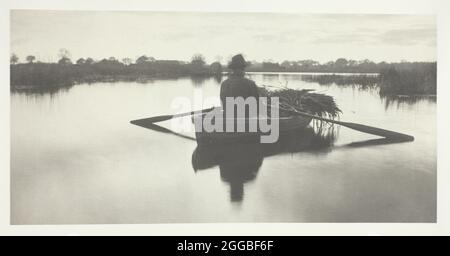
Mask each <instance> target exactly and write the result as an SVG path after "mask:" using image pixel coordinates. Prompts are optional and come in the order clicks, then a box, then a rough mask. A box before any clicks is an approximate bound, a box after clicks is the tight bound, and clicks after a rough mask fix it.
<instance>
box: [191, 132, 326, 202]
mask: <svg viewBox="0 0 450 256" xmlns="http://www.w3.org/2000/svg"><path fill="white" fill-rule="evenodd" d="M334 134H335V133H334V131H332V130H329V131H327V132H326V133H324V132H318V131H316V130H314V129H313V128H311V127H308V128H306V129H303V130H293V131H290V132H289V133H284V134H282V135H280V138H279V140H278V142H277V143H271V144H259V143H254V144H233V145H222V146H219V145H217V146H197V148H196V149H195V150H194V152H193V154H192V166H193V169H194V171H195V172H197V171H200V170H205V169H209V168H212V167H216V166H218V167H219V171H220V177H221V179H222V181H224V182H226V183H228V184H229V186H230V201H231V202H241V201H242V200H243V198H244V185H245V183H248V182H250V181H252V180H254V179H255V178H256V177H257V174H258V171H259V169H260V167H261V165H262V163H263V160H264V158H265V157H269V156H273V155H277V154H283V153H295V152H305V151H306V152H312V153H313V152H315V153H326V152H327V149H330V148H331V146H332V145H333V143H334V141H335V135H334Z"/></svg>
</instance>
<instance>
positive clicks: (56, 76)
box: [10, 49, 436, 94]
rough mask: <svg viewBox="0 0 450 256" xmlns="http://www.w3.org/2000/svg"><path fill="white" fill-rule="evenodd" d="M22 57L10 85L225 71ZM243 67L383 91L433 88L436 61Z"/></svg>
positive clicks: (63, 53)
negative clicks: (289, 73)
mask: <svg viewBox="0 0 450 256" xmlns="http://www.w3.org/2000/svg"><path fill="white" fill-rule="evenodd" d="M25 61H26V62H25V63H20V62H19V57H18V56H17V55H16V54H12V55H11V57H10V64H11V86H13V87H14V86H58V85H72V84H77V83H84V82H98V81H119V80H126V81H141V80H142V81H145V80H146V79H151V78H155V77H156V78H164V77H180V76H191V77H211V76H221V75H222V72H228V71H229V70H228V69H227V68H226V67H223V66H222V64H221V63H220V62H218V61H216V62H213V63H211V64H207V63H206V61H205V58H204V57H203V56H202V55H201V54H195V55H194V56H192V58H191V61H189V62H186V61H178V60H157V59H155V58H153V57H150V56H147V55H142V56H140V57H138V58H136V60H135V61H133V60H132V59H131V58H123V59H121V60H118V59H116V58H115V57H110V58H105V59H102V60H94V59H93V58H89V57H88V58H79V59H77V60H76V61H74V62H73V61H72V58H71V55H70V52H69V51H67V50H66V49H61V50H60V51H59V53H58V61H57V62H56V63H44V62H40V61H37V60H36V57H35V56H33V55H29V56H26V57H25ZM247 71H254V72H327V73H377V74H379V76H359V77H351V76H350V77H343V76H339V75H313V76H304V78H303V79H304V80H308V81H315V82H319V83H320V84H330V83H335V84H338V85H348V84H353V85H355V84H359V85H362V86H379V87H380V93H385V94H436V62H398V63H387V62H379V63H375V62H373V61H370V60H367V59H366V60H361V61H355V60H347V59H345V58H339V59H337V60H336V61H329V62H326V63H323V64H321V63H319V62H317V61H314V60H298V61H283V62H281V63H278V62H273V61H264V62H256V61H253V62H249V66H248V68H247Z"/></svg>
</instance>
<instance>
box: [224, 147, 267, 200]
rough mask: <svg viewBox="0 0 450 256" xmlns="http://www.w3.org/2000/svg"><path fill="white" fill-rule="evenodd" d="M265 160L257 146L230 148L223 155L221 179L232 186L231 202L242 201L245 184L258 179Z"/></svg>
mask: <svg viewBox="0 0 450 256" xmlns="http://www.w3.org/2000/svg"><path fill="white" fill-rule="evenodd" d="M263 159H264V157H263V155H262V152H261V151H260V150H259V148H258V146H257V145H243V146H241V147H239V149H238V148H233V149H231V148H230V150H229V152H228V154H227V155H222V159H220V163H219V170H220V178H221V179H222V180H223V181H225V182H227V183H228V184H229V185H230V200H231V202H241V201H242V199H243V197H244V184H245V183H247V182H249V181H252V180H254V179H255V178H256V176H257V174H258V171H259V168H260V167H261V164H262V162H263Z"/></svg>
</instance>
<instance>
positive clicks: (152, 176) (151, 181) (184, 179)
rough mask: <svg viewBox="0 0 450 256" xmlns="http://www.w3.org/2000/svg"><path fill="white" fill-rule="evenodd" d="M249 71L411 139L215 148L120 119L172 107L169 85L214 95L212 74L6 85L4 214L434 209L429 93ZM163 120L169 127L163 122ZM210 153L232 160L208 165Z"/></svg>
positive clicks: (234, 214) (314, 216)
mask: <svg viewBox="0 0 450 256" xmlns="http://www.w3.org/2000/svg"><path fill="white" fill-rule="evenodd" d="M250 76H251V78H252V79H254V80H255V81H256V82H257V84H259V85H262V84H265V85H273V86H285V85H287V86H289V87H293V88H312V89H316V90H317V91H318V92H321V93H326V94H329V95H332V96H334V97H335V98H336V101H337V103H338V104H339V106H340V108H341V109H342V111H343V114H342V116H341V120H344V121H351V122H359V123H363V124H367V125H372V126H377V127H382V128H385V129H391V130H394V131H399V132H404V133H408V134H411V135H414V136H415V138H416V139H415V141H414V142H409V143H395V144H378V143H360V142H365V141H367V140H372V139H376V137H375V136H371V135H368V134H363V133H360V132H356V131H353V130H350V129H347V128H345V127H341V128H339V129H336V130H335V132H336V137H335V140H334V141H331V142H330V141H328V142H330V143H333V144H334V146H332V147H328V148H321V149H317V147H316V148H315V149H313V148H314V145H315V144H317V143H318V142H317V141H316V140H314V135H311V134H309V135H305V138H306V139H301V141H300V142H299V143H306V144H308V145H306V146H305V147H303V149H302V150H301V151H300V152H295V153H282V154H278V153H279V151H280V150H279V149H277V150H278V151H277V150H269V151H270V152H262V153H261V152H259V151H258V150H257V149H252V148H245V147H243V148H239V149H234V150H228V151H227V152H225V153H224V152H222V153H220V152H219V153H216V152H213V151H206V152H205V151H204V150H203V151H202V150H198V149H197V150H196V142H195V141H192V140H189V139H185V138H181V137H177V136H173V135H171V134H166V133H160V132H157V131H153V130H149V129H144V128H141V127H138V126H134V125H131V124H130V123H129V121H130V120H133V119H138V118H145V117H150V116H154V115H161V114H168V113H173V112H174V109H172V108H171V102H172V99H173V97H174V96H186V97H190V98H193V97H196V96H195V95H199V91H201V92H202V95H203V97H207V96H213V95H218V93H219V85H218V83H217V81H216V80H215V79H206V80H191V79H189V78H183V79H177V80H155V81H153V82H149V83H146V84H141V83H131V82H127V83H122V82H120V83H98V84H91V85H88V84H84V85H77V86H74V87H72V88H69V89H67V90H60V91H57V92H52V93H49V92H40V93H38V92H28V93H24V92H22V93H12V94H11V222H12V223H13V224H61V223H172V222H434V221H435V220H436V139H435V134H436V122H435V121H436V120H435V112H436V104H435V102H434V101H433V100H427V99H423V100H417V101H416V100H401V101H398V100H397V101H388V100H386V99H381V98H380V97H379V96H378V94H377V91H376V90H360V89H358V88H357V87H355V86H348V87H342V86H336V85H329V86H320V85H318V84H316V83H307V82H304V81H301V79H300V76H301V75H300V74H284V75H278V74H267V75H262V74H252V75H250ZM161 125H162V126H165V127H170V122H165V123H161ZM186 135H189V134H186ZM191 135H192V134H191ZM311 138H313V139H311ZM304 141H307V142H304ZM351 143H353V144H351ZM377 144H378V145H377ZM253 152H257V153H253ZM217 154H222V157H225V158H226V159H228V161H226V163H234V164H235V165H233V164H231V165H230V164H229V165H227V166H226V165H224V164H220V163H219V164H218V163H217V161H215V160H217V159H216V158H215V157H216V156H217ZM211 155H213V156H211ZM214 155H215V156H214ZM227 157H228V158H227ZM230 159H231V160H230ZM219 162H220V161H219ZM194 168H195V169H196V171H194Z"/></svg>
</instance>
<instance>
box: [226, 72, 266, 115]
mask: <svg viewBox="0 0 450 256" xmlns="http://www.w3.org/2000/svg"><path fill="white" fill-rule="evenodd" d="M225 97H243V98H244V99H245V98H247V97H255V98H256V99H258V97H259V94H258V87H257V86H256V84H255V82H253V81H252V80H250V79H247V78H245V77H244V76H240V75H231V76H230V77H229V78H228V79H227V80H225V81H223V82H222V85H221V87H220V100H221V101H222V106H224V107H225Z"/></svg>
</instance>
